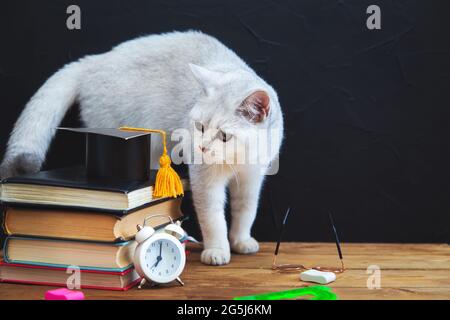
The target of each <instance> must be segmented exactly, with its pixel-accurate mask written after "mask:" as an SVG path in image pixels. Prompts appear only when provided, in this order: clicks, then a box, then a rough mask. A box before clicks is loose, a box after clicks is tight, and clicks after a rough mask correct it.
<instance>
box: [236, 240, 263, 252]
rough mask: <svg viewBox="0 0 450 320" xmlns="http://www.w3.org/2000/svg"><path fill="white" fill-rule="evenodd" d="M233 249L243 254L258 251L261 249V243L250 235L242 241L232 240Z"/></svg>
mask: <svg viewBox="0 0 450 320" xmlns="http://www.w3.org/2000/svg"><path fill="white" fill-rule="evenodd" d="M231 249H233V251H234V252H236V253H241V254H251V253H256V252H258V250H259V243H258V241H256V240H255V238H252V237H250V238H248V239H246V240H242V241H234V242H233V241H232V242H231Z"/></svg>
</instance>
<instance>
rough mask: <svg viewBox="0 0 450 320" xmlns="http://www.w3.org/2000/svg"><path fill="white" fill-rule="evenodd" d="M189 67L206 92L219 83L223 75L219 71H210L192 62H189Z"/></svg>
mask: <svg viewBox="0 0 450 320" xmlns="http://www.w3.org/2000/svg"><path fill="white" fill-rule="evenodd" d="M189 68H190V69H191V72H192V74H193V75H194V78H195V79H196V80H197V81H198V82H199V83H200V84H201V85H202V86H203V88H204V90H205V92H206V93H207V94H208V93H210V92H211V91H212V90H214V88H215V87H217V86H218V85H219V84H220V80H221V79H222V77H223V73H221V72H216V71H211V70H208V69H206V68H203V67H200V66H198V65H196V64H193V63H189Z"/></svg>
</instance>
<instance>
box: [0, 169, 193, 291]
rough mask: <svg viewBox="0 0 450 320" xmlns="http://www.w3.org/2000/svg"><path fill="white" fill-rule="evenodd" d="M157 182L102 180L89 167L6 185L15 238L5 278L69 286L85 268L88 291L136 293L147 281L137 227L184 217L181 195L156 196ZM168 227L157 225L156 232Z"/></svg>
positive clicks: (9, 243)
mask: <svg viewBox="0 0 450 320" xmlns="http://www.w3.org/2000/svg"><path fill="white" fill-rule="evenodd" d="M151 176H152V177H153V178H154V176H155V172H152V173H151ZM151 181H154V179H150V180H149V181H147V182H145V183H143V182H127V183H118V182H113V181H108V182H106V181H103V182H98V181H95V180H91V179H88V178H87V174H86V168H84V167H75V168H66V169H57V170H50V171H42V172H39V173H37V174H30V175H23V176H19V177H13V178H9V179H6V180H4V181H2V184H1V200H2V204H3V211H4V217H3V226H4V230H5V232H6V234H7V235H8V237H7V239H6V241H5V245H4V250H3V261H1V262H0V281H3V282H13V283H28V284H44V285H54V286H66V284H67V281H68V279H69V277H70V276H71V271H73V270H80V273H79V275H80V276H81V277H80V284H81V288H98V289H109V290H127V289H129V288H131V287H132V286H133V285H134V284H136V283H137V282H138V281H139V278H138V275H137V274H136V272H135V271H134V269H133V260H132V259H133V254H134V249H135V247H136V243H135V242H134V241H133V238H134V236H135V234H136V232H137V229H136V226H137V224H142V223H143V221H144V219H145V218H146V217H149V216H152V215H155V214H165V215H168V216H170V217H171V218H172V219H173V220H179V219H181V218H182V216H183V215H182V212H181V209H180V206H181V200H182V199H181V198H164V199H152V183H151ZM183 182H184V184H185V181H183ZM167 222H168V221H167V219H165V218H164V217H155V218H154V219H150V220H149V224H150V225H152V226H153V227H155V228H158V227H162V226H164V225H165V224H167ZM68 270H69V271H68ZM70 270H71V271H70Z"/></svg>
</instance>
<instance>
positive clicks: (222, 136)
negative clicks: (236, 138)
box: [217, 130, 233, 142]
mask: <svg viewBox="0 0 450 320" xmlns="http://www.w3.org/2000/svg"><path fill="white" fill-rule="evenodd" d="M217 136H218V137H219V139H220V140H222V141H223V142H227V141H230V139H231V138H232V137H233V135H231V134H229V133H225V132H223V131H222V130H219V132H218V134H217Z"/></svg>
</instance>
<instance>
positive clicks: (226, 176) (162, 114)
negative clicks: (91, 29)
mask: <svg viewBox="0 0 450 320" xmlns="http://www.w3.org/2000/svg"><path fill="white" fill-rule="evenodd" d="M258 90H259V91H261V90H262V91H264V92H265V93H266V94H267V95H268V96H269V98H270V112H269V115H268V117H267V118H265V119H264V121H262V122H260V123H257V124H255V123H251V122H250V121H247V120H246V119H244V118H243V117H242V116H240V115H238V114H237V112H236V110H237V108H238V107H239V106H240V105H241V104H242V103H243V102H244V100H245V99H246V98H247V97H248V96H250V95H251V94H252V93H253V92H255V91H258ZM75 101H77V102H78V103H79V105H80V107H81V118H82V121H83V122H84V124H85V125H86V126H88V127H107V128H111V127H119V126H122V125H127V126H136V127H146V128H155V129H163V130H166V131H168V132H171V131H173V130H175V129H178V128H186V129H188V130H189V131H191V132H194V131H195V130H196V129H195V128H194V127H195V126H194V125H193V123H194V122H196V121H197V122H198V121H200V122H201V123H202V124H204V125H205V127H206V128H213V129H218V128H220V129H221V130H223V131H224V132H227V134H231V135H232V137H233V139H235V142H237V143H238V144H239V143H244V142H243V141H244V140H245V137H246V136H247V135H249V134H250V132H252V131H254V130H256V129H259V128H267V129H276V130H278V131H279V133H280V134H279V136H280V139H278V140H277V141H275V142H273V143H272V151H271V154H270V158H271V159H273V158H274V157H275V156H276V155H277V153H278V151H279V148H280V144H281V137H282V133H283V118H282V113H281V109H280V105H279V102H278V97H277V94H276V92H275V91H274V90H273V88H272V87H271V86H270V85H268V84H267V83H266V82H265V81H264V80H262V79H261V78H259V77H258V76H257V75H256V74H255V72H254V71H253V70H252V69H250V68H249V67H248V66H247V64H246V63H245V62H244V61H242V60H241V59H240V58H239V57H238V56H237V55H236V54H235V53H234V52H232V51H231V50H230V49H228V48H227V47H225V46H224V45H223V44H221V43H220V42H219V41H218V40H216V39H215V38H213V37H210V36H208V35H205V34H202V33H200V32H194V31H189V32H173V33H168V34H162V35H150V36H146V37H141V38H137V39H134V40H130V41H127V42H124V43H122V44H120V45H119V46H117V47H115V48H114V49H112V50H111V51H109V52H107V53H104V54H99V55H91V56H86V57H85V58H83V59H80V60H79V61H76V62H73V63H70V64H68V65H67V66H65V67H64V68H62V69H61V70H59V71H58V72H57V73H55V74H54V75H53V76H52V77H51V78H50V79H48V80H47V82H46V83H45V84H44V85H43V86H42V87H41V88H40V89H39V90H38V92H37V93H36V94H35V95H34V96H33V97H32V98H31V100H30V101H29V102H28V104H27V105H26V108H25V110H24V111H23V113H22V114H21V116H20V118H19V120H18V121H17V123H16V125H15V127H14V130H13V132H12V134H11V138H10V141H9V143H8V148H7V152H6V155H5V158H4V161H3V163H2V166H1V172H0V174H1V175H2V177H5V176H10V175H14V174H17V173H21V172H29V171H37V170H39V169H40V167H41V165H42V163H43V161H44V159H45V155H46V152H47V149H48V146H49V144H50V142H51V140H52V138H53V136H54V134H55V131H56V128H57V126H58V125H59V123H60V122H61V119H62V118H63V117H64V115H65V113H66V112H67V110H68V108H69V107H70V106H71V105H72V104H73V102H75ZM233 139H232V140H233ZM205 143H206V144H207V146H208V150H214V149H218V148H221V147H223V143H224V142H223V141H218V140H217V139H216V140H214V139H210V140H209V141H206V142H205ZM226 143H229V142H226ZM153 145H159V144H157V143H154V144H153ZM171 146H172V145H170V146H169V147H171ZM247 146H248V145H247ZM200 147H202V146H200V145H199V146H198V148H197V146H195V145H194V146H193V151H194V153H196V152H197V153H198V152H201V151H199V149H200ZM159 152H160V150H155V153H156V154H159ZM202 156H203V154H202ZM153 160H155V159H153ZM153 166H154V164H153ZM260 169H261V168H260V166H259V165H249V164H241V165H222V164H212V165H208V164H191V165H190V166H189V171H190V183H191V189H192V191H193V199H194V205H195V208H196V212H197V215H198V219H199V222H200V226H201V230H202V234H203V243H204V251H203V253H202V255H201V260H202V261H203V262H204V263H206V264H212V265H221V264H225V263H228V262H229V261H230V243H231V248H232V249H233V250H234V251H235V252H238V253H253V252H256V251H257V250H258V243H257V242H256V241H255V240H254V239H253V238H252V237H251V235H250V230H251V226H252V224H253V221H254V218H255V215H256V210H257V204H258V197H259V191H260V188H261V185H262V182H263V176H262V175H261V171H260ZM227 187H229V190H230V197H231V208H232V223H231V228H230V234H229V239H230V243H229V241H228V237H227V225H226V221H225V217H224V206H225V202H226V201H227V200H226V188H227Z"/></svg>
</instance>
